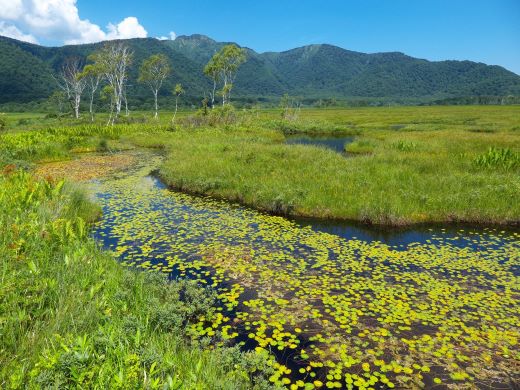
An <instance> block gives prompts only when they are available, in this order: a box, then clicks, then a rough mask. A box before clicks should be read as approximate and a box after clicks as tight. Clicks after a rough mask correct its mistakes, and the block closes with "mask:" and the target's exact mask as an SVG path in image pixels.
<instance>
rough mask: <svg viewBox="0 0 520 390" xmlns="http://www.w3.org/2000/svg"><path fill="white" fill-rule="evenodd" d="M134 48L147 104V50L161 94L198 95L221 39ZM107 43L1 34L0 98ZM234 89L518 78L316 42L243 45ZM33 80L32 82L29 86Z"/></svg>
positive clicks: (394, 87) (352, 89)
mask: <svg viewBox="0 0 520 390" xmlns="http://www.w3.org/2000/svg"><path fill="white" fill-rule="evenodd" d="M123 41H124V42H126V44H128V45H129V46H130V48H131V49H132V50H133V51H134V53H135V56H134V66H133V67H132V70H131V71H130V84H131V85H132V87H131V88H132V91H130V92H132V101H133V103H134V104H138V105H141V104H146V101H147V100H149V97H148V92H147V91H146V89H145V88H144V87H143V86H141V85H138V84H137V82H136V80H137V73H138V68H139V65H140V63H141V62H142V61H143V60H144V59H145V58H147V57H148V56H150V55H152V54H158V53H162V54H165V55H166V56H167V57H168V58H169V59H170V61H171V62H172V65H173V68H174V74H173V77H171V78H170V80H168V82H167V83H166V85H165V88H164V89H163V91H162V96H163V97H166V96H170V95H171V93H170V90H171V88H173V85H175V84H176V83H178V82H180V83H182V84H183V85H184V86H185V87H186V90H187V98H189V99H191V100H193V101H195V100H196V99H198V100H200V99H201V98H202V96H204V94H205V93H207V91H209V90H210V86H211V83H210V81H209V80H208V79H207V78H206V77H204V75H203V74H202V70H203V67H204V65H205V64H206V63H207V61H208V60H209V59H210V58H211V56H212V55H213V54H214V53H215V52H216V51H218V50H219V49H220V48H221V47H223V46H224V45H225V44H228V43H231V42H217V41H215V40H214V39H212V38H210V37H208V36H205V35H202V34H193V35H181V36H179V37H177V39H175V40H173V41H172V40H158V39H155V38H134V39H128V40H123ZM103 44H105V42H100V43H94V44H82V45H66V46H61V47H45V46H40V45H35V44H31V43H27V42H22V41H17V40H15V39H12V38H7V37H2V36H0V53H2V56H1V57H0V103H9V102H19V103H26V102H31V101H34V100H38V99H45V98H47V97H48V96H49V95H50V94H51V93H52V92H53V91H54V90H55V89H56V85H55V83H52V82H51V81H50V80H51V79H52V73H53V72H54V73H55V72H57V71H58V70H59V67H60V66H61V64H62V63H63V61H64V60H65V59H66V58H67V57H70V56H76V57H80V58H83V59H86V57H87V56H88V55H89V54H90V53H92V52H93V51H95V50H97V49H98V48H99V47H101V46H102V45H103ZM245 49H246V50H247V54H248V60H247V62H246V63H245V64H244V65H243V66H242V67H241V69H240V71H239V73H238V77H237V80H236V83H235V84H236V86H235V89H234V93H233V95H234V96H235V97H236V98H239V99H246V100H249V101H251V102H254V101H263V100H266V99H268V98H270V99H273V100H274V99H275V98H276V97H279V96H281V95H283V94H284V93H288V94H290V95H297V96H301V97H302V98H305V99H325V98H334V99H340V100H341V99H353V98H370V99H377V98H381V99H396V100H398V99H416V100H417V101H433V100H435V99H450V98H457V97H464V96H507V95H515V96H519V95H520V76H518V75H516V74H515V73H513V72H511V71H509V70H507V69H505V68H503V67H501V66H498V65H486V64H483V63H479V62H473V61H469V60H463V61H460V60H444V61H429V60H426V59H420V58H415V57H412V56H409V55H407V54H405V53H402V52H398V51H396V52H380V53H361V52H356V51H351V50H347V49H343V48H341V47H338V46H334V45H330V44H327V43H324V44H313V45H306V46H301V47H297V48H294V49H290V50H286V51H282V52H269V51H268V52H263V53H258V52H256V51H254V50H253V49H250V48H247V47H245ZM31 86H33V87H31Z"/></svg>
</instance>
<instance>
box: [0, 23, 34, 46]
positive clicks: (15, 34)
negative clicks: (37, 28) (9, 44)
mask: <svg viewBox="0 0 520 390" xmlns="http://www.w3.org/2000/svg"><path fill="white" fill-rule="evenodd" d="M0 35H3V36H4V37H9V38H14V39H18V40H19V41H25V42H30V43H38V41H37V40H36V38H35V37H33V36H32V35H30V34H24V33H23V32H21V31H20V30H18V29H17V28H16V26H13V25H9V24H7V23H5V22H2V21H0Z"/></svg>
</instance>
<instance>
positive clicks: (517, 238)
mask: <svg viewBox="0 0 520 390" xmlns="http://www.w3.org/2000/svg"><path fill="white" fill-rule="evenodd" d="M519 115H520V109H519V107H518V106H495V107H471V106H467V107H465V106H460V107H388V108H383V107H381V108H356V109H302V110H301V114H300V116H299V118H298V119H296V120H286V119H280V114H279V111H277V110H267V109H254V110H239V109H229V108H226V110H224V109H222V110H221V112H219V111H218V109H215V112H211V113H210V114H208V116H206V115H202V114H201V113H200V112H199V113H195V112H192V111H191V112H190V111H182V112H180V113H179V115H178V120H177V122H176V123H175V124H172V123H171V121H170V119H171V116H170V115H169V114H166V113H160V116H159V119H158V120H154V119H152V118H150V117H149V113H146V114H145V113H133V114H132V117H130V118H129V120H128V121H127V123H119V124H114V125H112V126H106V125H105V123H104V122H105V119H106V118H104V117H103V115H99V118H98V120H97V121H96V122H94V123H87V122H83V121H82V120H73V119H57V118H45V117H44V116H43V115H39V114H7V115H5V116H4V123H6V127H7V130H5V131H3V132H2V134H1V135H0V169H1V172H2V173H1V175H0V205H1V207H2V210H3V212H2V214H1V215H0V222H1V225H0V226H1V228H0V229H1V233H2V234H1V238H0V244H1V246H0V255H1V256H2V259H3V260H2V268H1V275H2V277H1V290H0V291H1V292H0V387H2V388H3V387H5V388H23V387H29V388H49V387H50V388H94V387H101V388H109V387H110V388H174V389H202V388H228V389H237V388H244V389H249V388H257V389H268V388H289V389H315V388H347V389H393V388H399V389H419V388H428V389H473V388H482V389H515V388H518V385H519V384H520V352H519V351H520V346H519V342H520V229H519V223H520V122H519V121H518V118H519ZM132 118H138V120H135V121H132V120H131V119H132ZM20 291H23V294H20V293H19V292H20Z"/></svg>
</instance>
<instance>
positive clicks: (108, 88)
mask: <svg viewBox="0 0 520 390" xmlns="http://www.w3.org/2000/svg"><path fill="white" fill-rule="evenodd" d="M245 61H246V51H245V49H243V48H239V47H238V46H236V45H234V44H230V45H226V46H224V47H223V48H222V49H221V50H220V51H218V52H217V53H215V54H214V55H213V57H212V58H211V59H210V61H209V62H208V64H207V65H206V66H205V68H204V70H203V71H204V74H205V75H206V76H207V77H209V78H210V79H211V81H212V82H213V88H212V90H211V91H209V95H210V98H211V107H212V108H214V107H215V106H216V104H217V97H220V98H221V99H222V105H223V106H225V105H226V104H229V103H230V101H231V91H232V89H233V84H234V81H235V79H236V75H237V73H238V69H239V67H240V66H241V65H242V64H243V63H244V62H245ZM84 62H85V61H82V60H81V59H79V58H68V59H66V60H65V62H64V64H63V65H62V67H61V69H60V72H59V74H58V75H56V76H54V79H55V80H56V82H57V84H58V86H59V88H60V91H61V95H62V96H63V97H64V98H65V99H66V100H67V101H68V103H69V105H70V109H71V111H72V112H73V115H74V117H75V118H79V117H80V107H81V99H82V97H83V95H84V94H85V93H87V94H88V98H89V113H90V119H91V121H94V115H95V113H94V99H95V97H96V95H97V94H98V93H99V94H100V97H101V98H102V99H103V100H105V101H108V107H109V117H108V122H107V123H108V124H114V123H115V121H116V120H117V118H118V117H119V116H120V115H121V111H122V110H123V106H124V109H125V111H126V113H127V115H128V100H127V89H128V88H127V87H128V70H129V68H130V67H131V66H132V65H133V52H132V51H131V50H130V49H129V48H128V47H127V46H126V45H125V44H123V43H120V42H110V43H107V44H105V45H104V46H103V47H102V48H101V49H100V50H98V51H97V52H95V53H93V54H91V55H89V56H88V57H87V61H86V64H85V63H84ZM172 74H173V68H172V66H171V64H170V62H169V60H168V57H166V56H165V55H164V54H154V55H152V56H150V57H149V58H147V59H145V60H144V61H143V62H142V63H141V64H140V67H139V77H138V82H139V83H142V84H143V85H146V86H147V87H148V88H149V89H150V91H151V94H152V96H153V102H154V118H156V119H157V118H158V114H159V104H158V96H159V92H160V90H161V88H162V86H163V84H164V81H165V80H166V79H167V78H168V77H171V75H172ZM171 92H172V94H173V96H175V112H174V114H173V118H172V122H175V118H176V115H177V111H178V103H179V98H180V97H181V96H182V95H183V94H184V93H185V90H184V87H183V86H182V84H180V83H179V84H176V85H175V87H174V88H173V90H172V91H171ZM56 100H58V101H61V99H60V98H59V97H58V98H57V99H56ZM204 101H205V103H204V104H205V105H208V101H207V99H206V98H205V99H204ZM59 104H61V103H59Z"/></svg>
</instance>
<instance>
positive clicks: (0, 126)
mask: <svg viewBox="0 0 520 390" xmlns="http://www.w3.org/2000/svg"><path fill="white" fill-rule="evenodd" d="M6 130H7V120H6V119H5V118H4V117H3V116H0V132H1V131H6Z"/></svg>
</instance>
